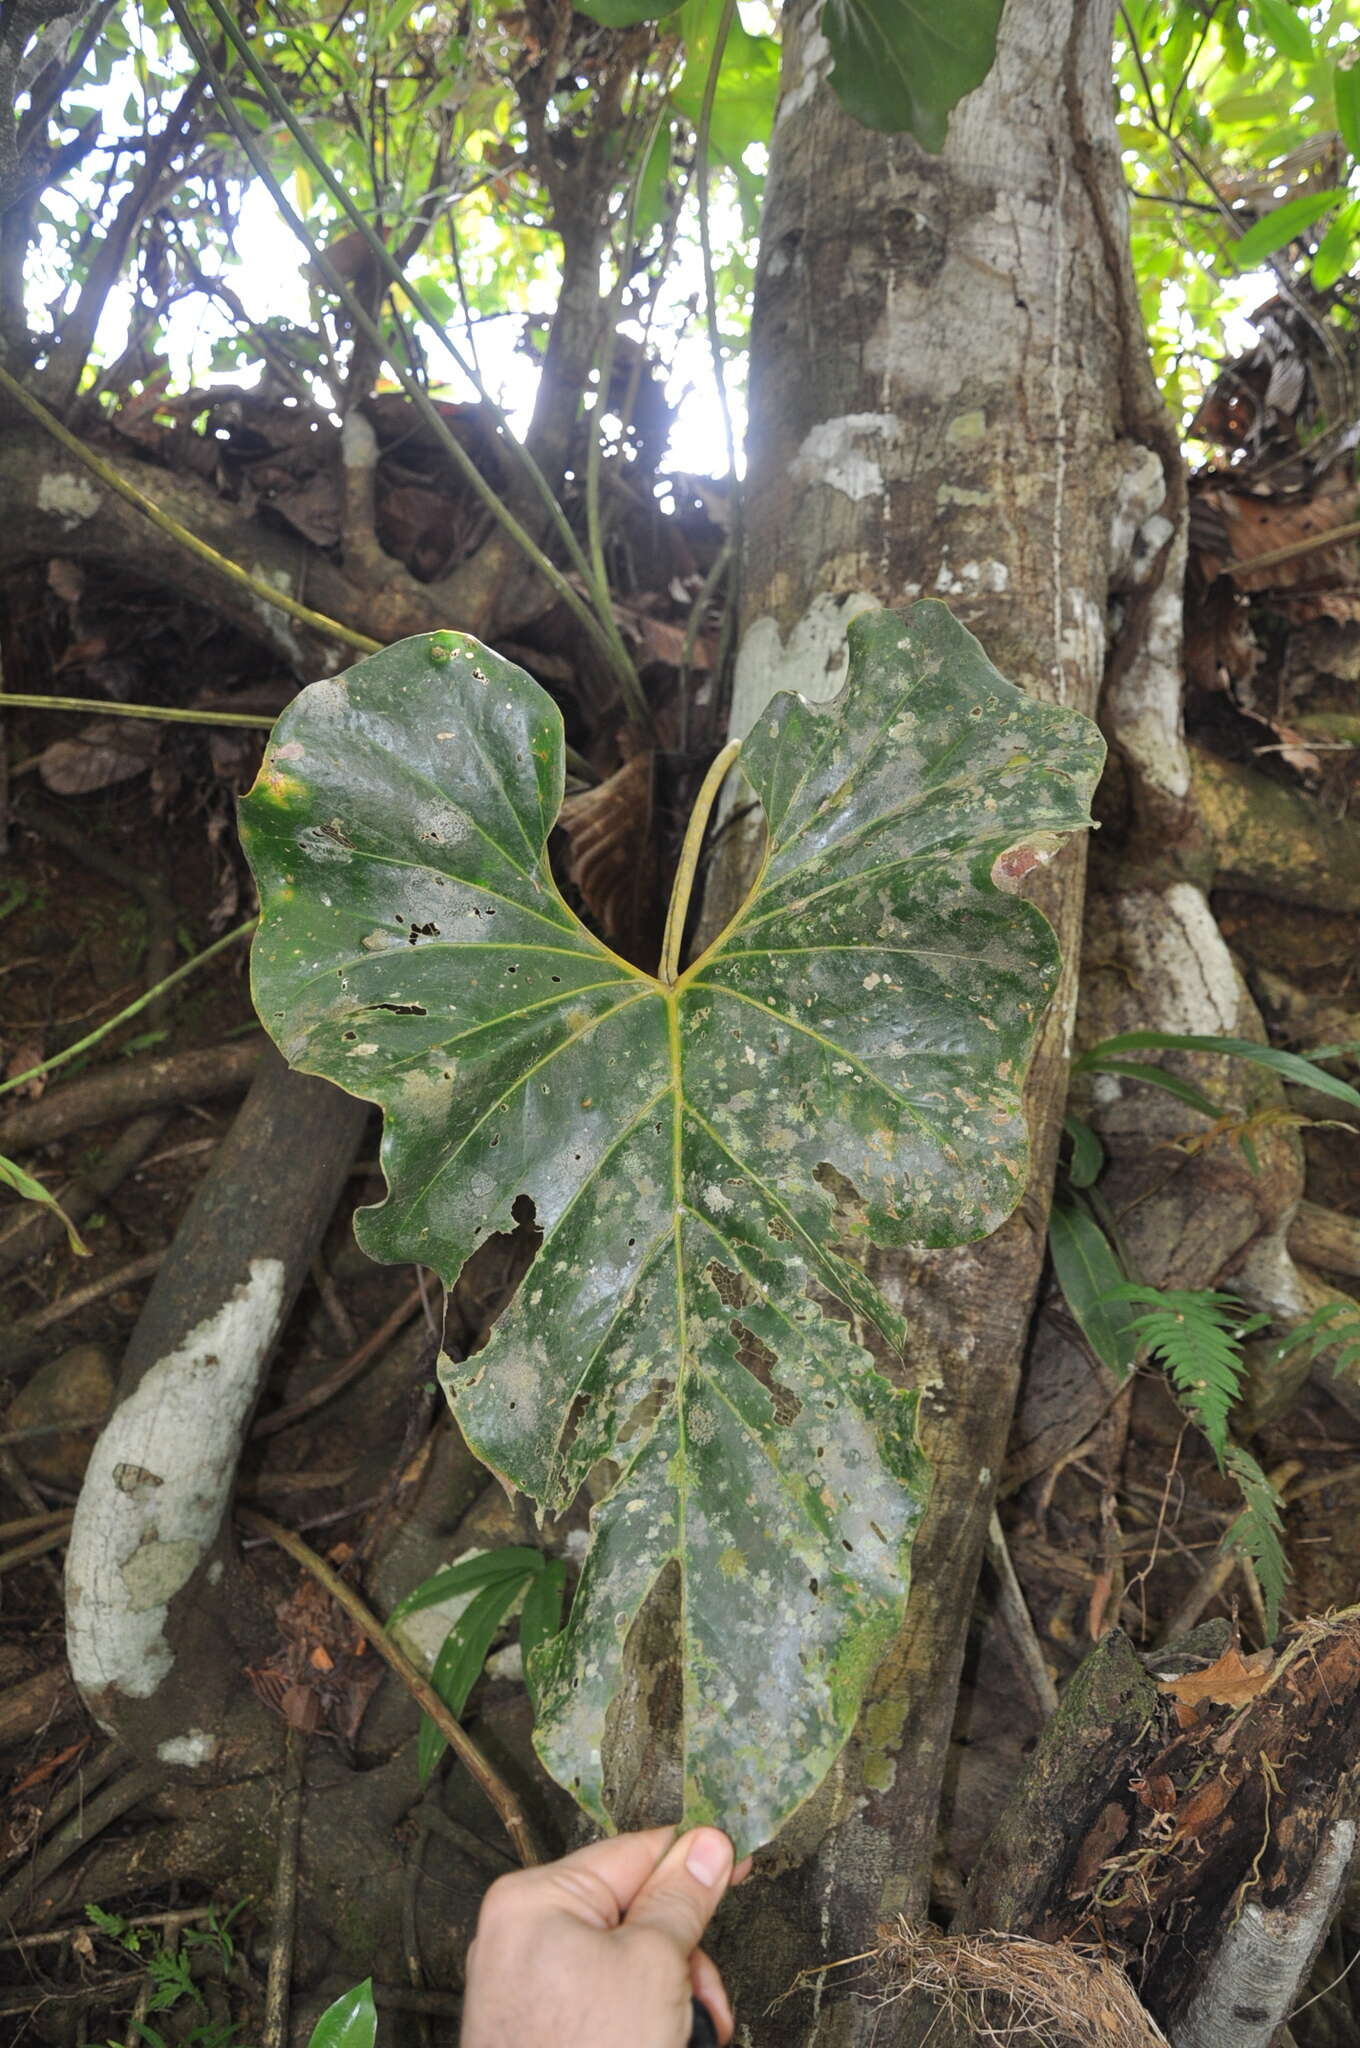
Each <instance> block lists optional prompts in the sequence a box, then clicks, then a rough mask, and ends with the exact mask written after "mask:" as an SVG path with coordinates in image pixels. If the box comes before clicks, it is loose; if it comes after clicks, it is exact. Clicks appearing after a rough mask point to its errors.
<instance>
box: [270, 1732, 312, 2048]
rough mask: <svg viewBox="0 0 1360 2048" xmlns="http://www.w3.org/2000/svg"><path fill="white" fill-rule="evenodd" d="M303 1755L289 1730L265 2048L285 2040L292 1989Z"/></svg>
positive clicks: (280, 2047)
mask: <svg viewBox="0 0 1360 2048" xmlns="http://www.w3.org/2000/svg"><path fill="white" fill-rule="evenodd" d="M302 1753H303V1738H302V1736H301V1734H300V1733H299V1731H298V1730H297V1729H296V1728H290V1729H289V1730H288V1744H287V1749H286V1752H285V1759H286V1760H285V1765H284V1774H285V1777H284V1794H283V1806H282V1811H281V1812H280V1815H279V1860H278V1863H277V1865H276V1866H275V1875H274V1910H273V1925H272V1926H271V1928H270V1933H269V1970H268V1975H267V1977H266V1979H265V1994H264V2028H263V2034H264V2048H285V2044H286V2042H287V2039H288V1999H289V1993H290V1992H291V1990H292V1985H293V1944H294V1937H295V1934H296V1931H297V1891H298V1843H299V1838H300V1835H301V1832H302Z"/></svg>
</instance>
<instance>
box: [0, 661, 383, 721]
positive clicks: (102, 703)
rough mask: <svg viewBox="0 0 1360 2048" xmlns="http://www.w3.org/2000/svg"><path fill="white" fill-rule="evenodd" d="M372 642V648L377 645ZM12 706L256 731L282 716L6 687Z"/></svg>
mask: <svg viewBox="0 0 1360 2048" xmlns="http://www.w3.org/2000/svg"><path fill="white" fill-rule="evenodd" d="M377 646H378V642H377V641H376V640H373V641H370V642H369V648H370V651H374V650H376V649H377ZM3 702H4V704H5V706H6V708H8V707H9V706H11V705H15V704H20V705H22V706H23V708H24V710H25V711H86V712H94V713H97V714H98V716H99V717H101V718H159V719H163V720H164V721H165V722H166V723H167V724H170V725H242V726H248V727H250V728H251V729H252V730H253V731H256V732H268V731H269V730H270V728H271V727H272V726H273V725H274V723H275V720H276V718H277V716H278V714H277V713H276V712H272V711H269V712H265V711H186V710H185V709H184V708H183V707H182V706H180V705H176V704H111V703H109V702H108V700H107V699H106V698H101V697H46V696H43V695H41V694H40V693H38V692H37V691H23V690H6V691H5V692H4V697H3Z"/></svg>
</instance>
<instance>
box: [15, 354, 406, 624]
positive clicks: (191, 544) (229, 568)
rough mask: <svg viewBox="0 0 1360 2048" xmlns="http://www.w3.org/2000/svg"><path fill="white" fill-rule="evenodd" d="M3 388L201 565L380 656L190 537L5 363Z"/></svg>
mask: <svg viewBox="0 0 1360 2048" xmlns="http://www.w3.org/2000/svg"><path fill="white" fill-rule="evenodd" d="M0 390H3V391H7V392H8V393H9V396H10V397H11V398H12V399H13V400H14V401H15V403H16V405H21V406H22V407H23V409H24V411H25V412H26V413H28V414H29V415H30V416H31V417H32V418H33V419H35V420H36V421H37V422H38V424H39V426H40V427H42V428H44V429H45V431H46V432H47V433H49V434H50V435H51V436H52V438H53V440H54V441H60V443H61V445H62V447H63V448H64V449H65V450H66V452H67V454H68V455H74V456H75V458H76V461H77V462H83V463H84V465H85V467H86V469H89V470H93V472H94V474H95V475H96V476H97V477H98V478H99V480H100V482H101V483H103V484H107V485H108V487H109V489H110V490H111V491H116V492H117V493H118V496H119V497H120V498H126V500H127V502H128V504H129V505H135V506H136V508H137V510H138V511H139V512H143V513H145V514H146V517H147V518H148V519H149V520H150V521H151V524H152V525H153V526H158V527H159V528H160V530H161V532H162V533H168V534H169V536H170V538H171V540H176V541H178V542H179V544H180V546H181V547H182V548H186V549H187V550H188V552H189V553H190V554H191V555H197V556H198V558H199V560H200V561H202V562H206V563H207V564H208V565H209V567H210V568H213V569H215V570H216V571H217V573H218V575H219V576H225V577H226V579H227V581H228V582H229V583H236V584H239V585H240V587H241V588H242V589H243V590H248V591H249V592H250V594H251V596H252V597H258V598H260V599H261V600H262V601H263V602H264V603H265V604H269V605H272V606H273V607H274V608H275V610H276V611H281V612H288V613H289V614H290V615H291V616H292V617H293V618H295V619H300V620H301V621H302V623H303V625H304V626H314V627H315V628H316V630H317V631H318V632H320V633H325V634H327V635H329V637H330V638H331V639H333V640H343V641H345V642H346V644H347V645H348V646H350V647H357V648H359V649H360V650H361V651H362V652H363V653H364V654H376V653H377V651H378V649H379V647H380V646H381V645H382V642H381V641H380V640H370V639H369V637H368V635H367V634H366V633H356V632H355V631H354V630H353V628H352V627H350V626H342V625H341V624H340V621H339V620H338V619H328V618H327V617H326V615H325V613H324V612H314V611H312V609H311V608H310V606H308V605H305V604H300V603H299V602H298V600H297V598H295V597H289V596H288V594H287V592H286V591H282V590H276V589H275V587H274V585H273V584H272V583H266V582H265V581H264V579H263V577H260V576H252V575H251V574H250V572H249V570H248V569H242V568H240V567H239V566H238V564H237V563H235V562H231V561H228V559H227V557H226V556H225V555H219V554H218V552H217V549H216V548H213V547H209V545H208V543H207V541H205V540H200V539H199V537H198V535H197V534H196V533H190V531H189V529H188V527H187V526H181V525H180V523H179V521H178V519H172V518H171V516H170V514H169V513H168V512H166V511H164V510H162V508H161V507H160V506H159V505H158V504H156V503H155V501H154V499H151V498H148V497H147V496H146V494H145V492H143V491H139V490H138V488H137V486H136V484H130V483H129V482H128V480H127V478H126V477H125V476H123V475H122V474H121V473H120V472H119V471H118V470H116V469H115V468H114V466H113V464H112V463H111V462H106V461H105V460H104V458H103V456H102V455H96V453H95V451H94V449H93V448H87V447H86V445H85V443H84V442H83V441H82V440H80V439H79V437H78V436H77V435H75V434H73V433H72V432H71V430H70V428H69V427H65V426H63V425H62V423H61V421H60V420H59V419H58V418H57V417H56V415H55V414H54V413H50V412H49V411H48V410H47V407H46V406H45V405H44V404H43V403H42V401H41V400H40V399H37V398H35V397H34V396H33V393H32V392H31V391H25V389H24V387H23V385H22V384H20V383H19V382H18V381H17V379H16V378H14V377H11V375H10V373H9V371H8V370H7V369H6V368H5V366H4V364H3V363H0Z"/></svg>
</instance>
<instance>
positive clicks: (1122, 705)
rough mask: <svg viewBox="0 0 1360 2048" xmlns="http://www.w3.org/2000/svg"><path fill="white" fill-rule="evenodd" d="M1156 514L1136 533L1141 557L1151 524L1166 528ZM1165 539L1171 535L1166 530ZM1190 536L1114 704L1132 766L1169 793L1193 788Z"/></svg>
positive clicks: (1180, 542)
mask: <svg viewBox="0 0 1360 2048" xmlns="http://www.w3.org/2000/svg"><path fill="white" fill-rule="evenodd" d="M1165 525H1166V522H1165V521H1164V520H1161V519H1160V518H1159V516H1158V515H1156V514H1154V515H1153V518H1152V519H1151V520H1149V521H1146V522H1145V523H1144V525H1143V526H1142V527H1141V528H1140V529H1139V533H1138V535H1136V536H1135V538H1134V556H1133V559H1134V561H1135V562H1138V561H1143V560H1145V559H1146V555H1145V549H1144V548H1143V547H1140V545H1139V543H1140V540H1143V541H1145V542H1146V544H1147V546H1150V545H1151V538H1152V536H1151V534H1150V531H1149V529H1150V528H1154V527H1165ZM1163 538H1165V535H1163ZM1185 550H1186V537H1185V534H1184V533H1182V534H1180V535H1179V536H1178V538H1177V539H1176V541H1175V542H1174V544H1173V548H1172V555H1171V559H1170V560H1169V561H1168V562H1167V566H1166V574H1165V575H1164V576H1163V577H1162V580H1161V582H1160V583H1159V584H1158V586H1157V589H1156V590H1155V592H1154V593H1153V595H1152V598H1151V601H1150V603H1149V605H1148V610H1147V614H1146V617H1145V619H1144V622H1143V631H1142V634H1141V635H1140V638H1139V642H1138V647H1137V650H1136V652H1135V653H1134V656H1133V659H1132V660H1131V661H1130V662H1129V664H1128V667H1127V668H1126V669H1125V671H1124V673H1123V675H1122V677H1121V678H1120V683H1119V688H1118V690H1117V691H1116V692H1115V694H1114V696H1113V698H1112V701H1111V705H1110V715H1109V716H1110V728H1111V737H1112V738H1113V739H1114V740H1115V741H1116V743H1117V744H1118V746H1119V748H1120V751H1121V752H1122V753H1123V754H1124V755H1125V757H1126V758H1127V759H1128V761H1129V763H1130V765H1131V766H1132V767H1133V768H1134V769H1135V770H1136V771H1137V772H1138V773H1139V774H1141V775H1142V777H1143V779H1144V780H1145V781H1146V782H1148V783H1150V784H1151V785H1152V787H1153V788H1154V789H1157V790H1160V791H1161V792H1162V794H1163V795H1164V796H1169V797H1173V798H1176V799H1177V800H1180V799H1182V798H1184V797H1186V796H1188V795H1189V793H1190V757H1189V754H1188V753H1187V751H1186V746H1185V718H1184V712H1183V708H1182V700H1183V696H1184V681H1185V665H1184V659H1183V656H1182V651H1181V613H1182V591H1181V586H1182V583H1183V581H1184V576H1185Z"/></svg>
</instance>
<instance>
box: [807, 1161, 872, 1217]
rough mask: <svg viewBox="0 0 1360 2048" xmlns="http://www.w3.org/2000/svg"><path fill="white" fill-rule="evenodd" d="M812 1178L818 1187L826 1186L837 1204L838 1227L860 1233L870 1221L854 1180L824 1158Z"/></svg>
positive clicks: (814, 1168) (813, 1172)
mask: <svg viewBox="0 0 1360 2048" xmlns="http://www.w3.org/2000/svg"><path fill="white" fill-rule="evenodd" d="M812 1178H813V1179H814V1180H815V1181H816V1183H817V1185H818V1187H821V1188H825V1189H826V1192H827V1193H828V1194H829V1195H830V1197H831V1199H832V1201H833V1202H834V1203H835V1204H836V1224H837V1227H838V1229H841V1230H844V1231H847V1232H851V1233H854V1234H855V1235H860V1234H862V1233H863V1231H864V1229H865V1227H866V1224H867V1222H868V1216H867V1212H866V1208H865V1202H864V1197H863V1195H862V1194H861V1193H860V1191H859V1189H858V1188H857V1187H856V1186H855V1183H854V1182H853V1181H852V1180H848V1179H847V1178H846V1176H845V1175H844V1174H843V1173H841V1172H840V1171H839V1169H838V1168H837V1167H834V1166H833V1165H832V1164H831V1162H830V1161H829V1160H826V1159H824V1160H823V1161H822V1162H821V1164H820V1166H814V1167H813V1169H812Z"/></svg>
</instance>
